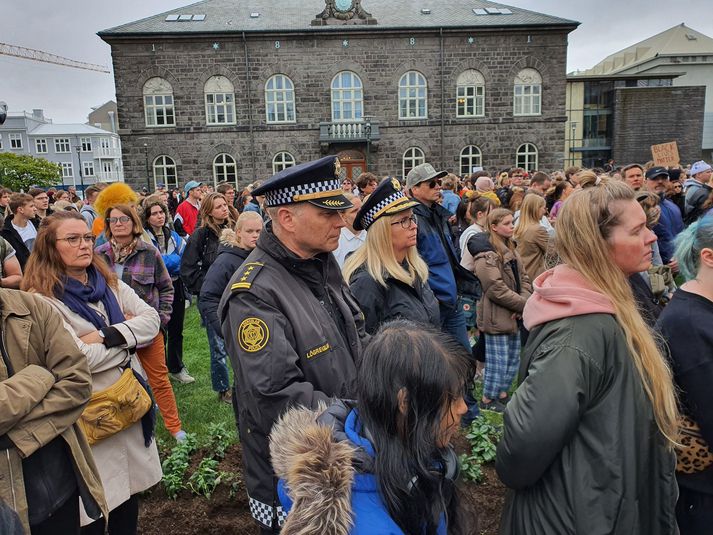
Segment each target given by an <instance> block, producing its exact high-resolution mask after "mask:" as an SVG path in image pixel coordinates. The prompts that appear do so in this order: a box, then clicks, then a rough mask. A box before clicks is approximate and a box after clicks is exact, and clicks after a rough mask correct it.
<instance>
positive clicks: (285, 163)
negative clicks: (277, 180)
mask: <svg viewBox="0 0 713 535" xmlns="http://www.w3.org/2000/svg"><path fill="white" fill-rule="evenodd" d="M293 165H295V157H294V156H292V154H290V153H289V152H278V153H277V154H275V157H274V158H273V159H272V172H273V174H274V173H279V172H280V171H282V170H283V169H287V168H288V167H292V166H293Z"/></svg>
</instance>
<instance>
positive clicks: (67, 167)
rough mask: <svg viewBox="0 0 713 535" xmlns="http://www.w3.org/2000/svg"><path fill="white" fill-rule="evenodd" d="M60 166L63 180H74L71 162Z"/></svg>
mask: <svg viewBox="0 0 713 535" xmlns="http://www.w3.org/2000/svg"><path fill="white" fill-rule="evenodd" d="M60 165H61V166H62V178H72V177H73V176H74V170H73V169H72V163H71V162H62V163H61V164H60Z"/></svg>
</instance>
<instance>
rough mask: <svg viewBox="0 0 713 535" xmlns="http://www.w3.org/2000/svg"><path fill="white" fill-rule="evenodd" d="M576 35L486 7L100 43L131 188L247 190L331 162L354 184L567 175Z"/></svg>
mask: <svg viewBox="0 0 713 535" xmlns="http://www.w3.org/2000/svg"><path fill="white" fill-rule="evenodd" d="M577 25H578V23H577V22H574V21H571V20H566V19H562V18H558V17H553V16H549V15H543V14H539V13H535V12H532V11H527V10H524V9H519V8H515V7H505V6H503V5H502V4H496V3H493V2H488V1H484V0H444V1H442V2H438V3H433V4H432V5H431V6H430V7H428V6H426V4H423V5H422V4H419V3H414V2H411V1H409V0H393V1H389V2H385V1H378V0H363V1H360V0H326V1H325V0H253V1H252V2H251V3H250V4H249V6H248V5H246V4H243V3H240V4H237V3H236V2H235V1H234V0H206V1H204V2H200V3H198V4H193V5H191V6H188V7H185V8H177V9H175V10H172V11H169V12H167V13H163V14H161V15H156V16H153V17H149V18H146V19H143V20H140V21H136V22H132V23H129V24H125V25H123V26H119V27H116V28H111V29H108V30H105V31H102V32H100V33H99V35H100V37H101V38H102V39H103V40H104V41H106V42H107V43H109V44H110V45H111V51H112V59H113V65H114V76H115V84H116V95H117V103H118V113H119V115H120V116H121V128H120V130H119V134H120V135H121V139H122V146H123V154H124V168H125V169H126V175H127V181H128V182H130V183H132V184H133V185H135V186H144V185H146V186H147V187H150V188H153V187H154V186H155V184H157V183H159V182H161V183H165V184H167V185H169V187H176V186H178V185H182V184H184V183H185V182H186V181H188V180H193V179H197V180H203V181H211V182H213V181H215V182H218V181H222V180H229V181H231V182H238V184H239V185H240V186H241V187H242V186H244V185H246V184H247V183H249V182H252V181H253V180H255V179H256V178H266V177H268V176H270V175H272V174H273V173H275V172H277V171H279V170H281V169H283V168H285V167H288V166H290V165H294V164H295V163H299V162H303V161H307V160H311V159H315V158H318V157H320V156H322V155H326V154H335V155H338V156H339V157H340V159H341V161H342V169H343V172H344V173H345V175H346V176H350V177H352V178H353V177H355V176H357V175H358V174H359V173H361V172H363V171H365V170H367V169H368V170H369V171H372V172H375V173H378V174H381V175H387V174H389V175H393V176H399V177H403V176H405V174H406V173H407V172H408V171H409V170H410V169H411V168H412V167H413V166H415V165H417V164H419V163H421V162H424V161H429V162H432V163H433V164H434V165H435V166H436V167H439V168H444V169H448V170H451V171H454V172H456V173H459V174H467V173H470V172H472V170H473V168H474V167H481V166H482V167H485V168H486V169H489V170H499V169H502V168H506V167H510V166H514V165H519V166H521V167H525V168H527V169H529V170H534V169H544V170H554V169H557V168H561V167H562V166H563V165H564V163H565V156H564V153H563V150H562V149H563V146H564V140H565V120H566V115H565V108H564V103H565V83H566V58H567V36H568V34H569V32H571V31H572V30H574V29H575V28H576V27H577Z"/></svg>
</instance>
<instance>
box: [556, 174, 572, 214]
mask: <svg viewBox="0 0 713 535" xmlns="http://www.w3.org/2000/svg"><path fill="white" fill-rule="evenodd" d="M573 191H574V186H572V184H570V183H569V182H567V181H566V180H563V181H562V182H559V183H557V185H556V186H555V190H554V192H553V193H552V198H553V199H554V202H555V203H554V204H553V205H552V208H551V209H550V218H551V219H552V220H555V219H557V214H558V213H559V211H560V209H561V208H562V205H563V204H564V201H566V200H567V197H569V196H570V194H571V193H572V192H573Z"/></svg>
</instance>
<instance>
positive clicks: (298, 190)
mask: <svg viewBox="0 0 713 535" xmlns="http://www.w3.org/2000/svg"><path fill="white" fill-rule="evenodd" d="M341 189H342V184H341V182H340V180H339V179H338V178H332V179H328V180H325V181H323V182H312V183H310V184H300V185H298V186H289V187H286V188H282V189H275V190H272V191H266V192H265V206H281V205H283V204H292V203H296V202H300V200H307V199H299V196H300V195H310V196H311V195H314V194H315V193H325V192H329V191H334V192H335V195H336V194H341V193H342V191H341ZM296 196H297V197H298V198H297V199H295V197H296ZM325 197H326V195H325Z"/></svg>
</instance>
